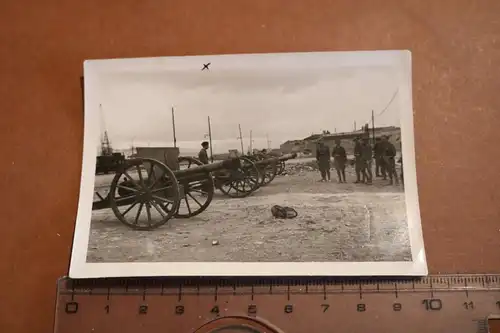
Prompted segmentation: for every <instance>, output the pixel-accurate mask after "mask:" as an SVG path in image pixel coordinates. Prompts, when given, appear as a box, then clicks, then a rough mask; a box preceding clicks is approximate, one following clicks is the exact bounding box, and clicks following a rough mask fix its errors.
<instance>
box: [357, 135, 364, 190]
mask: <svg viewBox="0 0 500 333" xmlns="http://www.w3.org/2000/svg"><path fill="white" fill-rule="evenodd" d="M354 142H355V143H354V168H355V170H356V181H355V182H354V183H355V184H357V183H364V182H365V175H364V173H363V172H361V171H362V169H363V160H362V158H361V143H360V142H359V137H356V138H355V139H354ZM360 178H361V179H360Z"/></svg>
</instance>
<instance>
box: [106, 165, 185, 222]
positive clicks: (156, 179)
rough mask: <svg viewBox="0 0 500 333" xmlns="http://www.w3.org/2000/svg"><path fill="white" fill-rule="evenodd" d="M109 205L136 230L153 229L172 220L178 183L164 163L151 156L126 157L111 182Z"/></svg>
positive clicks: (177, 194) (177, 197)
mask: <svg viewBox="0 0 500 333" xmlns="http://www.w3.org/2000/svg"><path fill="white" fill-rule="evenodd" d="M108 200H109V205H110V207H111V209H112V210H113V213H114V214H115V216H116V217H117V218H118V220H120V222H122V223H123V224H125V225H126V226H128V227H130V228H132V229H136V230H152V229H155V228H158V227H160V226H162V225H163V224H165V223H166V222H167V221H168V220H170V219H171V218H172V217H173V216H174V214H175V212H176V211H177V208H178V207H179V203H180V196H179V185H178V183H177V180H176V178H175V175H174V173H173V172H172V170H170V169H169V168H168V167H167V166H166V165H165V164H163V163H161V162H159V161H157V160H154V159H148V158H137V159H132V160H127V161H126V163H125V164H124V165H123V166H122V167H121V168H120V169H119V170H118V171H117V172H116V174H115V177H114V178H113V181H112V182H111V187H110V192H109V199H108Z"/></svg>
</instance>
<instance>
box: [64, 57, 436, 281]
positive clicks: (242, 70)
mask: <svg viewBox="0 0 500 333" xmlns="http://www.w3.org/2000/svg"><path fill="white" fill-rule="evenodd" d="M83 81H84V86H83V94H84V111H85V130H84V134H85V138H84V146H83V164H82V177H81V188H80V199H79V207H78V215H77V221H76V228H75V236H74V244H73V250H72V258H71V267H70V277H73V278H85V277H119V276H159V275H161V276H188V275H191V276H192V275H196V276H199V275H210V276H235V275H260V276H262V275H274V276H276V275H295V276H297V275H323V276H324V275H417V276H418V275H426V274H427V263H426V259H425V250H424V241H423V238H422V230H421V225H420V212H419V203H418V189H417V172H416V167H415V148H414V128H413V103H412V91H411V90H412V84H411V82H412V78H411V54H410V52H408V51H405V50H401V51H399V50H390V51H349V52H347V51H343V52H301V53H275V54H272V53H267V54H239V55H210V56H207V55H204V56H185V57H180V56H179V57H156V58H130V59H102V60H101V59H99V60H87V61H86V62H85V63H84V79H83Z"/></svg>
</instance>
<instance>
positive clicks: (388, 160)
mask: <svg viewBox="0 0 500 333" xmlns="http://www.w3.org/2000/svg"><path fill="white" fill-rule="evenodd" d="M382 142H383V145H384V152H383V158H384V164H385V168H386V171H387V173H388V174H389V185H392V184H393V181H396V185H399V180H398V174H397V173H396V160H395V159H396V147H394V145H393V144H392V143H391V142H390V141H389V137H388V136H387V135H384V136H383V138H382Z"/></svg>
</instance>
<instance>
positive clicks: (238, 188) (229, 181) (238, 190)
mask: <svg viewBox="0 0 500 333" xmlns="http://www.w3.org/2000/svg"><path fill="white" fill-rule="evenodd" d="M236 159H237V160H239V163H240V164H239V166H238V167H236V168H223V169H218V170H216V171H215V172H213V187H215V188H216V189H218V190H219V191H221V192H222V193H223V194H224V195H226V196H228V197H231V198H244V197H246V196H248V195H250V194H251V193H253V192H254V191H255V190H257V189H258V188H259V187H260V183H261V174H260V172H259V169H258V167H257V166H256V165H255V163H253V162H252V161H251V160H250V159H249V158H246V157H239V158H238V157H237V158H236ZM179 165H186V168H188V169H189V168H191V166H193V167H197V166H202V165H204V164H203V163H202V162H201V161H199V160H198V159H196V158H193V157H187V156H182V157H179ZM208 165H211V164H208Z"/></svg>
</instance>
